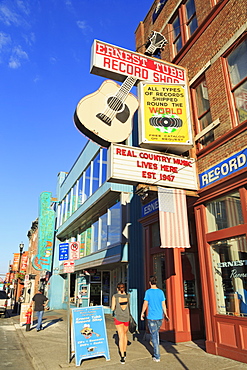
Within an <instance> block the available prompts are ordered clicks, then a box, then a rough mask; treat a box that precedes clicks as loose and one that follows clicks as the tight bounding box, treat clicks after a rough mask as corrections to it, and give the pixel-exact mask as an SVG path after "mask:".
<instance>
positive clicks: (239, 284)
mask: <svg viewBox="0 0 247 370" xmlns="http://www.w3.org/2000/svg"><path fill="white" fill-rule="evenodd" d="M210 245H211V255H212V264H213V273H214V286H215V295H216V306H217V312H218V314H223V315H234V316H245V317H247V242H246V237H245V236H239V237H235V238H231V239H225V240H219V241H217V242H212V243H210Z"/></svg>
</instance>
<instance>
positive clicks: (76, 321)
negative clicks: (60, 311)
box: [72, 306, 110, 366]
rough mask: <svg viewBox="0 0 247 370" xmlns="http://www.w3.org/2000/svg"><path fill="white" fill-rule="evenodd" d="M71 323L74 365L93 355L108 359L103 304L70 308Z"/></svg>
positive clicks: (78, 364)
mask: <svg viewBox="0 0 247 370" xmlns="http://www.w3.org/2000/svg"><path fill="white" fill-rule="evenodd" d="M72 325H73V327H72V333H73V339H74V348H75V362H76V366H80V364H81V361H83V360H86V359H89V358H93V357H102V356H104V357H105V358H106V360H107V361H109V360H110V353H109V347H108V340H107V333H106V326H105V316H104V309H103V306H89V307H81V308H74V309H72Z"/></svg>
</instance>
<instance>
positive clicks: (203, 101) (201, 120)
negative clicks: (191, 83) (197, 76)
mask: <svg viewBox="0 0 247 370" xmlns="http://www.w3.org/2000/svg"><path fill="white" fill-rule="evenodd" d="M192 99H193V105H194V106H195V109H194V114H195V119H196V133H197V134H198V133H199V132H201V131H202V130H203V129H204V128H206V127H207V126H208V125H210V123H212V117H211V113H210V104H209V98H208V88H207V84H206V80H205V78H204V77H203V79H201V80H200V82H199V83H198V84H197V85H195V87H193V88H192ZM212 141H214V132H213V131H212V130H211V131H209V132H208V133H206V134H205V135H203V136H202V137H201V139H200V140H199V146H200V148H199V149H201V147H204V146H206V145H208V144H209V143H211V142H212Z"/></svg>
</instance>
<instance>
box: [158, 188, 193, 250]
mask: <svg viewBox="0 0 247 370" xmlns="http://www.w3.org/2000/svg"><path fill="white" fill-rule="evenodd" d="M158 199H159V220H160V222H159V224H160V239H161V246H160V247H161V248H190V240H189V226H188V215H187V205H186V195H185V191H184V190H180V189H170V188H162V187H158Z"/></svg>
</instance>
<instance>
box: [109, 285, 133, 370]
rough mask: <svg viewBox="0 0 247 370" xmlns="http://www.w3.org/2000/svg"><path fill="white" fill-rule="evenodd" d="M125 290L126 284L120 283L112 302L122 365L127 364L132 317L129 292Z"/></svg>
mask: <svg viewBox="0 0 247 370" xmlns="http://www.w3.org/2000/svg"><path fill="white" fill-rule="evenodd" d="M125 290H126V286H125V284H124V283H118V285H117V293H116V294H114V295H113V296H112V304H111V309H112V311H113V314H114V315H115V317H114V323H115V326H116V329H117V332H118V338H119V354H120V363H121V364H122V365H124V364H125V358H126V350H127V342H128V338H127V333H128V329H129V319H130V308H129V294H126V292H125Z"/></svg>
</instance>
